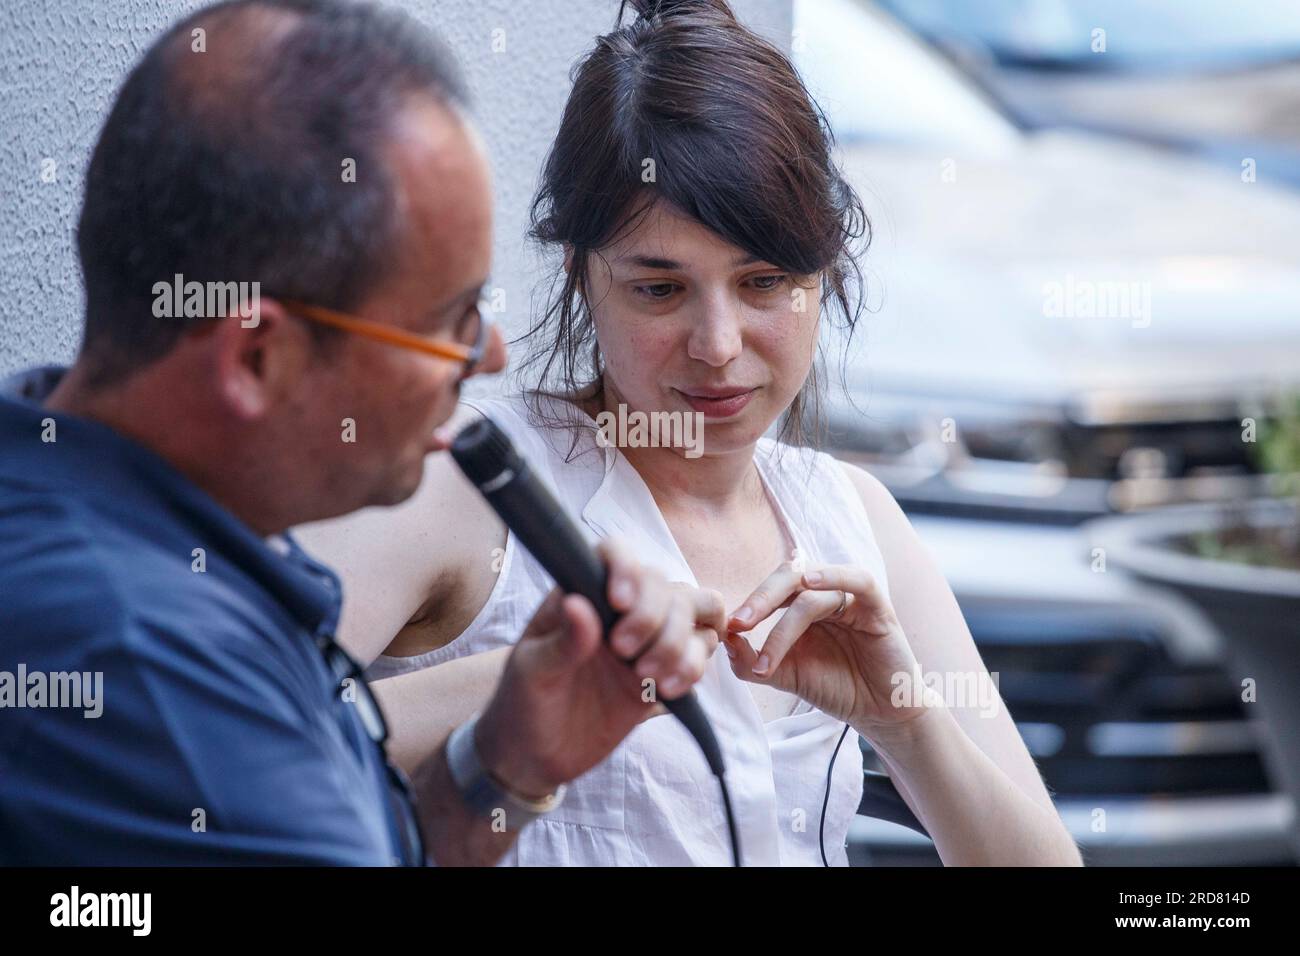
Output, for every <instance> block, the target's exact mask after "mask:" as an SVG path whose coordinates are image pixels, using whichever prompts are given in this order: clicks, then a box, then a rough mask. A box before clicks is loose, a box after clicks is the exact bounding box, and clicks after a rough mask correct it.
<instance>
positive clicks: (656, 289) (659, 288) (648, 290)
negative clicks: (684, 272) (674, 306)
mask: <svg viewBox="0 0 1300 956" xmlns="http://www.w3.org/2000/svg"><path fill="white" fill-rule="evenodd" d="M632 291H634V292H635V293H636V294H637V295H641V296H645V297H646V298H647V299H667V298H669V297H670V296H671V295H672V294H673V293H674V292H676V291H677V286H676V285H675V284H674V283H672V282H655V283H652V284H650V285H637V286H633V287H632Z"/></svg>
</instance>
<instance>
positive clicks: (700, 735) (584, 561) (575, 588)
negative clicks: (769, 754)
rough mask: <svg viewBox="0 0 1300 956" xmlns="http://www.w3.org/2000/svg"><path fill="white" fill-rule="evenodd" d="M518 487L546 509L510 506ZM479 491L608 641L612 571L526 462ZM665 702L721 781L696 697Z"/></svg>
mask: <svg viewBox="0 0 1300 956" xmlns="http://www.w3.org/2000/svg"><path fill="white" fill-rule="evenodd" d="M518 482H528V483H529V484H530V485H532V486H533V487H532V488H531V489H530V492H531V494H530V497H534V498H535V500H536V502H537V503H538V504H539V505H543V506H542V507H537V508H530V509H528V510H527V511H524V510H522V509H517V508H512V507H510V504H509V503H508V496H509V491H508V488H509V486H510V485H513V484H515V483H518ZM479 491H480V492H482V494H483V497H484V498H486V499H487V501H488V503H489V504H490V505H491V506H492V509H493V510H494V511H496V513H497V515H498V516H500V518H501V520H502V521H504V522H505V523H506V526H507V527H508V528H509V529H510V530H511V531H512V532H513V533H514V535H515V537H517V538H518V539H519V541H520V543H521V544H522V545H523V546H524V547H525V548H527V549H528V551H529V553H530V554H532V556H533V557H534V558H536V559H537V563H538V564H540V565H541V566H542V567H543V568H545V569H546V572H547V573H548V574H550V576H551V577H553V578H554V579H555V583H556V584H558V585H559V586H560V589H561V590H562V591H564V592H565V593H568V594H581V595H582V596H583V597H585V598H586V599H587V600H588V601H590V602H591V603H592V605H593V606H594V607H595V609H596V614H597V615H598V616H599V617H600V623H601V627H602V628H603V630H604V633H605V637H606V638H608V637H609V632H610V631H611V630H612V629H613V627H614V624H615V622H616V621H617V620H618V617H619V615H618V613H617V612H616V611H615V610H614V609H613V608H612V607H610V604H609V600H608V598H607V596H606V594H607V587H608V580H609V572H608V570H607V569H606V568H605V565H604V563H602V562H601V560H600V556H599V555H597V554H596V552H595V550H594V549H593V548H592V547H591V545H590V544H588V543H587V540H586V538H584V537H583V536H582V533H581V532H580V531H579V530H578V528H577V527H576V526H575V525H574V523H573V521H572V520H571V519H570V518H569V516H568V514H566V513H565V511H564V509H563V508H562V507H561V506H560V504H559V502H557V501H556V500H555V499H554V497H553V496H552V495H551V493H550V492H549V491H548V490H547V489H546V487H545V486H544V485H543V484H542V483H541V481H539V480H538V478H537V476H536V475H534V474H532V473H531V471H530V470H529V468H528V465H527V463H524V464H523V466H522V468H520V470H519V471H518V473H517V474H516V475H515V476H514V478H513V480H512V481H511V482H510V483H509V484H508V485H506V486H505V487H502V488H499V489H495V490H491V491H485V490H483V489H482V488H480V489H479ZM661 703H663V705H664V707H666V708H667V709H668V712H669V713H671V714H672V715H673V716H674V717H676V718H677V719H678V720H679V721H681V722H682V724H683V725H684V726H685V727H686V729H687V730H688V731H690V734H691V736H692V737H694V738H695V741H696V742H697V743H698V744H699V745H700V749H701V750H702V751H703V752H704V759H705V760H706V761H707V762H708V764H709V769H710V770H711V771H713V773H714V774H715V775H717V776H719V777H720V776H722V774H723V773H724V767H723V762H722V749H721V748H720V747H719V746H718V740H717V738H716V737H715V736H714V734H713V728H712V727H711V726H710V725H709V720H708V718H707V717H706V716H705V714H704V708H702V707H701V706H700V702H699V700H698V699H697V698H696V696H695V694H694V693H692V692H690V691H688V692H687V693H685V694H683V695H682V696H681V697H678V698H676V699H675V700H664V701H661Z"/></svg>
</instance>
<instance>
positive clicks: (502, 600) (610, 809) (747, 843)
mask: <svg viewBox="0 0 1300 956" xmlns="http://www.w3.org/2000/svg"><path fill="white" fill-rule="evenodd" d="M465 404H467V405H469V406H470V407H472V408H474V409H476V410H478V411H479V412H481V413H482V414H484V415H487V416H489V417H491V418H492V419H493V420H495V421H496V422H497V424H498V425H500V426H501V427H502V428H503V429H504V430H505V431H506V433H507V434H508V435H509V436H510V439H511V441H513V442H514V443H515V446H516V447H517V448H518V449H519V450H520V452H521V453H522V454H523V455H524V456H525V457H526V458H527V459H528V461H529V462H530V464H531V466H532V467H533V468H534V469H535V470H536V471H537V473H538V474H539V476H540V477H541V479H542V480H543V481H544V482H545V483H546V484H547V485H548V486H549V487H550V489H551V491H552V492H553V493H555V495H556V497H557V499H558V500H559V501H560V502H561V503H562V504H563V505H564V506H565V507H566V508H567V509H568V510H569V513H570V514H572V515H574V516H580V518H581V527H582V530H583V531H584V532H585V533H586V535H587V537H588V539H589V540H591V541H593V542H595V541H596V540H598V539H600V538H603V537H606V536H616V537H618V538H620V539H622V540H623V541H624V542H625V543H627V544H629V545H630V546H631V547H632V548H633V549H634V552H635V554H636V557H637V558H638V560H640V561H641V562H642V563H643V564H645V565H648V566H652V567H655V568H656V569H657V570H659V571H660V572H661V573H662V574H664V576H665V577H666V578H667V579H668V580H669V581H685V582H687V583H690V584H692V585H696V584H697V582H696V579H695V575H694V574H693V573H692V571H691V569H690V566H689V565H688V564H687V563H686V560H685V559H684V558H683V557H682V553H681V551H680V549H679V548H678V546H677V543H676V542H675V541H674V539H673V536H672V534H671V532H670V531H669V529H668V525H667V523H666V522H665V521H664V518H663V515H662V514H661V513H660V511H659V507H658V505H657V504H656V503H655V500H654V498H653V496H652V495H651V494H650V491H649V489H648V488H647V487H646V485H645V483H644V482H643V481H642V480H641V477H640V475H639V474H638V473H637V472H636V470H635V469H634V468H633V467H632V466H631V465H630V464H629V463H628V461H627V459H626V458H624V457H623V456H622V455H620V454H618V452H617V450H616V449H614V448H606V447H602V446H601V445H600V444H599V443H598V442H597V441H596V432H597V429H596V424H595V422H594V421H592V420H591V419H590V418H589V417H587V416H586V415H585V414H584V413H583V412H582V411H580V410H579V409H578V408H577V407H576V406H574V405H571V404H569V403H567V402H562V401H559V400H553V401H549V404H548V411H551V410H553V411H554V414H555V415H556V417H562V418H563V419H565V420H567V421H571V422H573V424H574V425H575V426H576V428H575V429H566V428H556V427H546V426H544V425H541V424H539V423H537V422H536V421H535V420H534V419H533V418H532V416H531V415H530V413H529V411H528V409H527V408H526V406H525V404H524V400H523V398H522V396H511V397H505V398H492V399H481V400H475V401H466V403H465ZM575 435H576V436H577V437H578V444H577V446H576V447H575V448H574V449H573V452H572V455H570V445H571V443H572V441H573V439H574V437H575ZM778 452H779V454H778ZM754 457H755V462H756V464H757V466H758V470H759V474H760V475H761V476H762V479H763V483H764V486H765V487H766V490H767V493H768V495H769V497H770V498H771V500H772V502H773V504H774V506H775V508H776V511H777V514H778V516H779V517H780V519H781V520H782V522H783V523H784V525H785V528H786V531H787V533H788V535H789V537H790V539H791V540H793V541H794V542H795V544H796V546H797V549H798V551H799V554H800V556H802V557H803V559H804V560H805V561H806V562H807V563H808V564H809V565H813V564H856V565H858V566H861V567H865V568H867V569H868V570H869V571H870V572H871V574H872V575H873V576H874V577H875V579H876V580H877V581H878V582H879V583H880V586H881V588H882V589H884V590H885V593H888V585H887V581H886V577H885V565H884V560H883V558H882V557H881V554H880V549H879V548H878V547H877V545H876V541H875V538H874V536H873V535H872V531H871V525H870V523H869V522H868V520H867V514H866V509H865V508H864V507H863V505H862V500H861V498H860V497H859V495H858V493H857V489H856V488H855V487H854V486H853V484H852V482H851V481H850V480H849V478H848V476H847V475H846V474H845V473H844V471H843V469H842V467H841V466H840V465H839V463H838V462H836V461H835V459H833V458H832V457H831V456H829V455H826V454H823V453H821V452H814V451H811V450H808V449H801V448H795V447H792V446H788V445H785V446H783V445H779V444H778V443H777V442H775V441H773V440H771V439H769V438H763V439H760V440H759V442H758V446H757V449H756V451H755V456H754ZM566 458H570V459H571V460H569V461H567V462H566V460H565V459H566ZM499 566H500V572H499V575H498V578H497V581H496V584H495V585H494V587H493V590H492V593H491V595H490V596H489V598H488V601H487V604H486V605H484V607H483V609H482V610H481V611H480V612H479V614H478V615H477V616H476V617H475V618H474V620H473V621H472V622H471V623H470V625H469V627H468V628H466V630H465V631H464V633H462V634H461V635H460V636H459V637H457V638H456V639H455V640H453V641H452V642H451V643H449V644H447V645H445V646H443V647H440V648H437V649H436V650H433V651H429V652H428V653H425V654H420V655H416V656H413V657H389V656H386V655H385V656H380V657H379V658H378V659H377V660H376V661H375V662H374V663H373V664H372V665H371V666H370V668H369V669H368V670H367V671H366V677H367V679H369V680H372V681H373V680H381V679H383V678H386V677H392V676H395V675H397V674H403V673H407V672H410V671H413V670H418V669H421V668H424V667H432V666H434V665H436V664H441V663H443V662H445V661H448V660H451V659H453V658H457V657H462V656H465V655H468V654H477V653H480V652H483V651H489V650H493V649H495V648H498V647H503V646H506V645H509V644H513V643H514V642H515V641H516V640H518V639H519V636H520V634H522V633H523V630H524V628H525V626H526V625H527V623H528V621H529V620H530V619H531V618H532V616H533V613H534V612H535V611H536V609H537V607H538V605H540V604H541V602H542V599H543V598H544V597H545V595H546V593H547V592H548V591H549V590H550V589H551V587H552V586H553V582H552V580H551V578H550V576H549V575H548V574H546V572H545V571H543V570H542V569H541V567H540V566H539V565H538V564H537V562H536V561H535V560H533V557H532V556H531V555H530V554H528V552H527V551H525V550H524V549H523V548H522V547H520V546H519V544H518V542H517V541H516V539H515V536H514V535H513V534H509V535H508V536H507V539H506V544H505V553H504V555H503V556H501V557H500V563H499ZM729 610H730V609H729ZM695 693H696V695H697V696H698V697H699V699H700V703H701V705H702V706H703V708H704V710H705V712H706V713H707V714H708V717H709V720H710V721H711V722H712V724H713V728H714V731H715V733H716V734H717V736H718V740H719V743H720V744H721V746H722V751H723V756H724V758H725V760H726V766H727V782H728V785H729V787H730V790H731V798H732V803H733V806H734V808H735V812H736V822H737V827H738V830H739V833H740V841H741V852H742V859H743V862H744V864H745V865H747V866H781V865H786V866H789V865H806V866H820V865H821V852H820V849H819V843H818V831H819V828H820V826H821V820H822V801H823V799H824V798H825V793H826V778H827V771H828V769H830V761H831V755H832V753H833V751H834V750H835V745H836V743H837V742H838V741H839V738H840V734H841V733H842V731H843V729H844V724H843V723H842V722H840V721H838V720H835V719H834V718H832V717H829V716H827V715H826V714H823V713H822V712H821V711H818V710H815V709H814V708H812V707H811V706H810V705H808V704H806V703H804V702H802V701H799V702H798V704H797V706H796V707H795V708H794V710H793V712H792V713H791V714H789V715H788V716H784V717H779V718H777V719H774V720H771V721H768V722H766V723H765V722H764V721H763V718H762V716H761V715H760V712H759V709H758V705H757V704H756V702H755V700H754V697H753V694H752V693H751V692H750V689H749V686H748V685H747V684H746V683H745V682H743V681H741V680H740V679H739V678H737V677H736V676H735V675H734V674H733V673H732V671H731V665H730V661H729V660H728V659H727V655H726V653H725V651H723V650H721V649H719V650H718V651H717V652H716V653H715V654H714V655H713V658H712V660H710V662H709V665H708V668H707V669H706V671H705V674H704V676H703V677H702V678H701V679H700V681H699V683H698V684H696V687H695ZM861 797H862V756H861V751H860V749H859V739H858V735H857V734H856V733H855V732H853V731H852V730H850V732H849V734H848V736H847V737H846V738H845V740H844V743H843V745H842V746H841V747H840V749H839V754H838V756H837V757H836V759H835V767H834V773H833V777H832V784H831V790H830V802H829V805H828V806H827V809H826V820H825V843H826V856H827V859H828V860H829V861H830V863H831V864H832V865H841V866H843V865H847V856H846V853H845V849H844V844H845V840H846V838H847V835H848V830H849V824H850V823H851V822H852V820H853V817H854V815H855V814H856V812H857V808H858V803H859V801H860V800H861ZM730 853H731V851H730V844H729V843H728V840H727V825H726V818H725V815H724V811H723V806H722V799H721V795H720V793H719V790H718V785H717V781H716V780H715V778H714V777H713V776H712V775H711V774H710V773H709V769H708V766H707V765H706V764H705V762H704V758H703V756H702V755H701V754H700V753H699V750H698V748H697V747H696V744H695V742H694V740H692V738H691V737H690V736H689V735H688V734H687V733H686V731H685V729H683V728H682V727H681V725H680V724H678V723H677V721H676V718H674V717H672V716H671V715H661V716H658V717H653V718H651V719H649V720H647V721H645V722H644V723H642V724H640V725H639V726H638V727H637V728H636V729H634V730H633V731H632V733H631V734H629V735H628V737H627V738H626V739H625V740H624V741H623V743H621V744H620V745H619V746H618V747H617V748H616V749H615V750H614V752H613V753H612V754H611V755H610V756H609V757H608V758H607V759H606V760H605V761H604V762H603V763H601V764H599V765H598V766H596V767H593V768H592V769H591V770H590V771H588V772H587V773H585V774H583V776H582V777H580V778H578V779H577V780H575V781H574V782H573V783H572V784H571V785H570V787H569V792H568V795H567V796H566V797H565V800H564V802H563V804H562V805H561V806H560V807H559V808H558V809H556V810H555V811H553V812H552V813H550V814H548V815H546V816H545V817H542V818H540V819H538V820H536V821H534V822H533V823H531V824H529V826H528V827H526V828H525V829H524V831H523V832H522V833H521V834H520V836H519V840H518V842H517V844H516V845H515V847H514V848H513V849H512V850H511V851H510V852H509V853H508V854H506V856H505V858H504V859H503V860H502V863H503V864H507V865H508V864H517V865H524V866H564V865H577V866H679V865H685V866H691V865H716V866H725V865H729V864H730V862H731V856H730Z"/></svg>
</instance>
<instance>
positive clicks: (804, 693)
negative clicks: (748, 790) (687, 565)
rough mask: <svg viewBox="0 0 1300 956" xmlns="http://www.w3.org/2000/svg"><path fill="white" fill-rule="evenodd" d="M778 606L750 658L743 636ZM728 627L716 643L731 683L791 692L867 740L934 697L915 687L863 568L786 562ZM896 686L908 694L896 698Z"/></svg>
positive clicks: (888, 614) (892, 624) (888, 611)
mask: <svg viewBox="0 0 1300 956" xmlns="http://www.w3.org/2000/svg"><path fill="white" fill-rule="evenodd" d="M782 607H788V610H787V611H786V612H785V615H784V616H783V617H782V618H781V619H780V620H779V621H778V622H777V623H776V625H775V626H774V627H773V628H772V630H771V632H770V633H769V634H768V636H767V640H766V642H765V643H764V644H763V647H762V650H761V651H758V652H755V651H754V648H753V647H752V646H751V645H750V643H749V641H748V640H747V639H746V638H745V637H744V636H743V632H745V631H748V630H751V629H752V628H754V627H755V626H756V625H757V624H758V623H759V622H760V621H763V620H764V619H766V618H767V617H769V616H771V615H772V614H774V613H775V612H776V611H777V610H778V609H780V608H782ZM746 612H748V616H746ZM727 626H728V634H727V636H726V638H725V639H724V644H725V646H726V648H727V653H728V655H729V656H730V657H731V667H732V670H733V671H734V672H735V674H736V676H738V677H740V678H741V679H742V680H747V681H751V682H753V683H757V684H767V685H769V686H772V687H776V688H779V689H780V690H784V691H788V692H790V693H793V694H796V695H798V696H799V697H801V698H803V699H804V700H806V701H807V702H808V703H810V704H812V705H813V706H814V707H816V708H818V709H819V710H821V711H823V712H824V713H827V714H830V715H831V716H833V717H838V718H839V719H840V720H844V721H847V722H849V723H850V724H852V725H853V727H854V729H855V730H857V731H858V732H859V733H861V734H862V735H863V736H865V737H867V738H868V739H870V738H871V731H872V730H873V729H887V728H889V727H896V726H899V725H901V724H903V723H906V722H907V721H909V720H911V719H913V718H915V717H919V716H921V714H922V713H924V712H925V711H926V709H927V707H926V705H925V702H926V701H927V699H928V700H931V701H932V700H933V698H931V697H929V695H931V694H933V693H934V692H933V691H931V690H929V689H928V688H926V687H925V686H924V684H923V683H921V682H920V681H919V680H918V677H919V670H920V668H919V667H918V665H917V660H916V657H915V655H914V654H913V653H912V648H911V646H910V645H909V644H908V642H907V637H906V635H905V634H904V633H903V628H902V626H901V625H900V624H899V622H898V616H897V615H896V614H895V613H894V608H893V605H891V604H890V602H889V598H888V597H886V596H885V594H884V593H883V592H882V591H881V590H880V588H879V587H878V586H877V584H876V581H875V579H874V578H872V576H871V574H870V572H868V571H867V570H866V569H865V568H860V567H855V566H852V565H825V566H822V567H816V568H808V569H802V568H800V567H797V566H796V565H794V564H793V563H792V562H789V561H787V562H785V563H783V564H782V565H781V566H780V567H778V568H777V569H776V570H775V571H773V572H772V574H770V575H769V576H768V577H767V579H766V580H765V581H764V582H763V583H762V584H760V585H759V586H758V588H757V589H755V591H754V592H753V593H752V594H750V596H749V597H748V598H746V599H745V601H744V603H743V604H741V606H740V607H739V608H737V609H736V612H735V613H734V614H732V615H731V617H730V618H729V619H728V622H727ZM898 675H903V676H901V677H900V676H898ZM904 682H905V683H904ZM918 683H921V686H916V684H918ZM900 687H902V688H904V689H906V690H909V691H914V692H915V693H911V692H909V693H906V694H902V693H899V692H898V688H900ZM895 697H897V698H898V703H897V704H895Z"/></svg>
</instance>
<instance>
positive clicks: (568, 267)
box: [564, 242, 573, 275]
mask: <svg viewBox="0 0 1300 956" xmlns="http://www.w3.org/2000/svg"><path fill="white" fill-rule="evenodd" d="M564 271H565V272H567V273H569V274H570V275H572V274H573V245H572V244H571V243H568V242H566V243H565V244H564Z"/></svg>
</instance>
